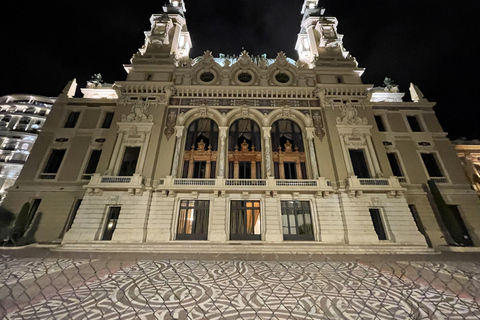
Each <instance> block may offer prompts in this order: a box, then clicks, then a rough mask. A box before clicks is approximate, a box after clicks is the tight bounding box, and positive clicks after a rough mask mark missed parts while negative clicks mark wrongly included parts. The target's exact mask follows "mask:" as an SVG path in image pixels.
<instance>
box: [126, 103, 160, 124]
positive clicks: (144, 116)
mask: <svg viewBox="0 0 480 320" xmlns="http://www.w3.org/2000/svg"><path fill="white" fill-rule="evenodd" d="M130 112H131V113H130V114H129V115H125V114H122V117H121V120H122V122H153V115H151V114H150V115H149V114H148V104H147V103H146V102H145V101H139V102H137V103H135V104H134V105H133V106H132V109H131V110H130Z"/></svg>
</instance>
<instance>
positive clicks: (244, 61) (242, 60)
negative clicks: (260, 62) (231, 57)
mask: <svg viewBox="0 0 480 320" xmlns="http://www.w3.org/2000/svg"><path fill="white" fill-rule="evenodd" d="M238 63H239V64H240V66H241V67H248V66H249V65H251V64H252V63H253V61H252V58H250V55H249V54H248V52H247V51H246V50H243V52H242V53H241V54H240V57H239V58H238Z"/></svg>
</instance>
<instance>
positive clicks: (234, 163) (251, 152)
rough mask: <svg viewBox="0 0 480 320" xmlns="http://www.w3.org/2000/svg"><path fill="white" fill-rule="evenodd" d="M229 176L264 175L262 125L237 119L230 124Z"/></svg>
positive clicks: (232, 177)
mask: <svg viewBox="0 0 480 320" xmlns="http://www.w3.org/2000/svg"><path fill="white" fill-rule="evenodd" d="M228 177H229V178H230V179H260V178H261V177H262V145H261V134H260V127H259V126H258V125H257V124H256V123H255V122H254V121H252V120H249V119H241V120H237V121H235V122H234V123H233V124H232V125H231V126H230V130H229V137H228Z"/></svg>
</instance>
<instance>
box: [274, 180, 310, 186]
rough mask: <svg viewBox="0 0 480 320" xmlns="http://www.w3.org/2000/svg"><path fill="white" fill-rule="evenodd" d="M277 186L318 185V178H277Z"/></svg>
mask: <svg viewBox="0 0 480 320" xmlns="http://www.w3.org/2000/svg"><path fill="white" fill-rule="evenodd" d="M275 182H276V185H277V186H282V187H286V186H289V187H316V186H317V185H318V184H317V181H316V180H276V181H275Z"/></svg>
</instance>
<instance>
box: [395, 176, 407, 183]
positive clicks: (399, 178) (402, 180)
mask: <svg viewBox="0 0 480 320" xmlns="http://www.w3.org/2000/svg"><path fill="white" fill-rule="evenodd" d="M397 178H398V181H400V182H407V178H405V177H397Z"/></svg>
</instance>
